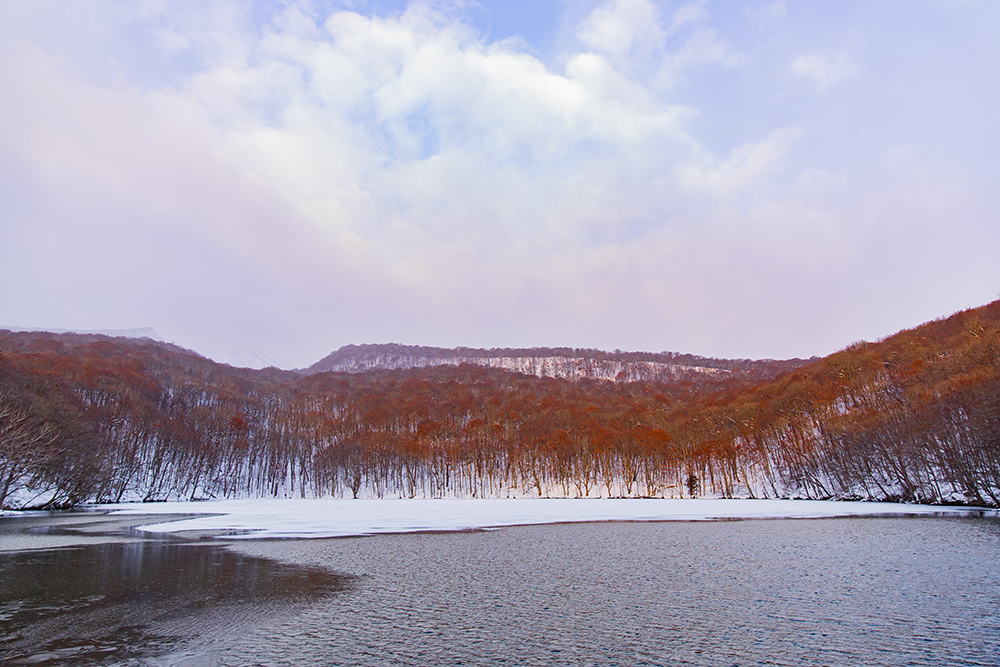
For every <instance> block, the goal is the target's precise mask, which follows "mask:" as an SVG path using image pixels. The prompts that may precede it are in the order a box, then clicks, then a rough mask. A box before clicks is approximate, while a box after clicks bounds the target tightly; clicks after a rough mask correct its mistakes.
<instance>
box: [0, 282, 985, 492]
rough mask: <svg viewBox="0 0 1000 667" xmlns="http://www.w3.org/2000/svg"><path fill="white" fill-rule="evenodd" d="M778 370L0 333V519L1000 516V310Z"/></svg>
mask: <svg viewBox="0 0 1000 667" xmlns="http://www.w3.org/2000/svg"><path fill="white" fill-rule="evenodd" d="M497 356H503V355H497ZM508 356H511V357H513V356H518V355H508ZM521 356H530V355H521ZM549 356H558V355H549ZM564 356H565V355H564ZM578 356H579V355H578ZM635 361H659V360H651V359H636V360H635ZM800 363H801V364H803V365H800ZM790 365H791V367H792V370H787V371H786V372H784V373H781V374H779V375H777V377H768V376H766V374H765V376H764V377H763V378H762V377H761V376H760V375H758V376H754V375H753V374H751V373H743V374H740V373H733V372H728V373H720V374H711V373H700V374H698V375H697V377H696V378H695V380H694V381H693V380H692V379H690V378H683V379H676V380H672V381H663V382H653V381H634V382H628V381H624V379H622V378H618V381H617V382H613V381H606V380H595V379H588V378H586V377H583V378H581V379H577V380H569V379H559V378H551V377H548V378H538V377H535V376H531V375H526V374H521V373H515V372H511V371H508V370H503V369H499V368H491V367H485V366H480V365H474V364H470V363H464V364H461V365H442V366H434V367H420V368H410V369H406V370H377V371H368V372H358V373H347V372H320V373H313V374H307V375H303V374H302V373H296V372H289V371H280V370H277V369H265V370H263V371H253V370H249V369H236V368H231V367H229V366H225V365H222V364H217V363H214V362H212V361H209V360H207V359H204V358H202V357H199V356H198V355H196V354H194V353H191V352H188V351H185V350H182V349H180V348H177V347H174V346H171V345H167V344H164V343H158V342H154V341H150V340H135V339H131V340H126V339H111V338H106V337H102V336H79V335H73V334H61V335H56V334H42V333H10V332H0V506H3V507H6V508H19V507H26V506H50V507H63V506H70V505H74V504H79V503H81V502H88V501H95V500H96V501H118V500H131V499H142V500H159V499H172V498H209V497H234V496H247V495H251V496H256V495H265V496H266V495H276V496H283V495H290V494H295V495H307V496H312V495H329V494H334V495H343V496H348V497H351V496H361V495H372V496H476V497H482V496H502V497H507V496H525V495H529V496H591V497H596V496H604V497H607V496H667V497H670V496H688V495H699V494H716V495H722V496H753V497H809V498H859V499H900V500H907V501H918V502H931V503H936V502H969V503H974V504H989V505H997V504H1000V301H998V302H994V303H992V304H989V305H988V306H984V307H982V308H978V309H974V310H969V311H964V312H961V313H957V314H955V315H953V316H951V317H949V318H947V319H943V320H938V321H935V322H931V323H928V324H926V325H923V326H921V327H918V328H916V329H913V330H908V331H904V332H900V333H898V334H896V335H894V336H891V337H889V338H887V339H885V340H882V341H880V342H877V343H858V344H855V345H852V346H851V347H849V348H847V349H845V350H843V351H841V352H838V353H836V354H833V355H830V356H829V357H826V358H823V359H817V360H812V361H810V362H807V363H804V362H795V363H790ZM705 367H711V366H708V365H706V366H705ZM717 367H718V368H722V369H725V365H724V364H723V363H721V362H720V364H719V365H718V366H717ZM728 370H732V367H730V368H729V369H728ZM780 370H781V369H780V368H775V371H774V372H779V371H780Z"/></svg>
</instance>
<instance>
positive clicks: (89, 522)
mask: <svg viewBox="0 0 1000 667" xmlns="http://www.w3.org/2000/svg"><path fill="white" fill-rule="evenodd" d="M95 518H99V517H93V516H91V517H88V516H86V515H75V516H67V515H61V516H59V515H56V516H53V517H51V521H46V520H45V517H33V518H29V519H27V520H24V521H20V522H15V523H22V524H23V526H22V527H21V528H20V530H21V531H25V532H27V533H28V534H35V535H37V536H38V537H40V538H46V537H50V536H52V535H53V534H54V533H56V534H66V535H73V534H74V533H75V534H76V536H78V537H81V538H82V539H113V538H114V537H115V535H109V534H107V533H101V532H100V531H95V530H94V529H93V526H94V519H95ZM53 521H55V522H57V523H56V525H51V524H52V522H53ZM96 523H97V524H98V525H100V523H101V522H100V521H97V522H96ZM67 526H69V527H67ZM74 527H76V528H77V530H74ZM9 529H10V528H9V527H8V530H9ZM14 530H18V528H17V527H16V526H15V527H14ZM122 537H124V538H125V539H129V538H128V537H127V536H122ZM43 544H44V542H43ZM351 580H352V577H350V576H345V575H339V574H336V573H332V572H330V571H328V570H326V569H323V568H315V567H312V568H310V567H301V566H295V565H284V564H280V563H276V562H274V561H272V560H268V559H263V558H256V557H252V556H245V555H242V554H239V553H234V552H231V551H229V550H227V549H226V548H225V546H224V545H221V544H212V543H206V542H187V541H181V540H169V539H167V540H155V539H154V540H150V539H145V540H143V539H138V538H135V539H134V541H123V542H109V543H103V544H82V545H76V546H68V547H63V548H57V549H35V550H29V551H13V552H5V553H0V663H2V664H5V665H6V664H9V665H96V664H137V665H138V664H174V665H185V664H186V665H203V664H204V665H209V664H218V660H217V659H215V658H214V657H213V656H212V655H211V653H206V652H205V651H203V650H201V649H200V648H197V647H196V648H195V649H194V650H192V651H188V652H187V653H185V652H183V650H182V649H184V648H185V647H187V646H189V645H191V644H199V642H201V641H202V640H203V639H204V638H206V637H211V638H212V640H213V641H217V640H218V639H220V638H221V637H224V636H226V635H232V634H234V633H238V632H241V631H244V630H246V629H247V628H249V627H252V626H253V625H254V624H256V623H259V622H261V621H262V620H267V619H269V618H272V617H275V616H277V615H280V614H281V613H288V612H289V611H292V610H294V609H301V608H303V606H304V605H307V604H309V603H311V602H314V601H316V600H318V599H320V598H321V597H323V596H326V595H332V594H336V593H337V592H340V591H344V590H346V589H347V588H349V587H350V585H351ZM157 658H160V659H157Z"/></svg>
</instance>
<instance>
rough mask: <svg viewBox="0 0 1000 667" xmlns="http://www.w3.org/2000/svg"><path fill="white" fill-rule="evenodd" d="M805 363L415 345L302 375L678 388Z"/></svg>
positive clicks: (383, 349) (340, 359)
mask: <svg viewBox="0 0 1000 667" xmlns="http://www.w3.org/2000/svg"><path fill="white" fill-rule="evenodd" d="M806 363H808V361H806V360H802V359H788V360H783V361H775V360H773V359H764V360H750V359H738V360H733V359H711V358H707V357H699V356H695V355H691V354H680V353H677V352H622V351H620V350H616V351H614V352H605V351H602V350H593V349H579V348H565V347H558V348H547V347H546V348H494V349H489V350H486V349H478V348H468V347H458V348H450V349H448V348H440V347H425V346H418V345H399V344H396V343H388V344H381V345H371V344H369V345H345V346H344V347H341V348H340V349H339V350H337V351H336V352H333V353H332V354H330V355H328V356H326V357H324V358H323V359H321V360H320V361H318V362H316V363H315V364H313V365H312V366H309V367H308V368H305V369H302V370H301V371H299V372H301V373H303V374H313V373H323V372H331V371H332V372H341V373H360V372H366V371H372V370H402V369H407V368H426V367H431V366H459V365H461V364H474V365H476V366H484V367H486V368H499V369H503V370H507V371H511V372H515V373H523V374H525V375H535V376H537V377H550V378H559V379H564V380H577V379H589V380H612V381H615V382H679V381H684V380H689V381H691V380H694V381H696V380H704V379H717V380H721V379H724V378H729V377H738V378H742V379H750V378H757V379H759V378H765V377H774V376H776V375H778V374H780V373H783V372H785V371H789V370H792V369H794V368H798V367H800V366H802V365H804V364H806Z"/></svg>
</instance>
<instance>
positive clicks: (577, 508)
mask: <svg viewBox="0 0 1000 667" xmlns="http://www.w3.org/2000/svg"><path fill="white" fill-rule="evenodd" d="M102 507H103V508H105V509H111V510H112V511H113V513H121V514H182V513H188V514H191V513H204V514H206V515H207V516H199V517H194V518H190V519H184V520H180V521H171V522H169V523H158V524H151V525H146V526H141V527H140V528H139V529H140V530H146V531H152V532H162V533H175V532H180V531H205V532H219V533H221V534H223V535H224V536H225V537H228V538H232V537H249V538H317V537H344V536H351V535H370V534H375V533H405V532H417V531H454V530H469V529H480V528H495V527H502V526H516V525H528V524H542V523H562V522H578V521H705V520H713V519H716V520H717V519H770V518H775V519H776V518H796V519H805V518H820V517H840V516H878V515H885V516H904V515H953V516H960V515H969V514H985V515H989V516H997V515H998V512H997V510H992V509H978V508H975V509H970V508H966V507H937V506H927V505H904V504H896V503H868V502H835V501H819V500H740V499H718V498H699V499H558V498H518V499H466V498H441V499H430V498H415V499H357V500H355V499H342V498H325V499H243V500H216V501H202V502H194V503H185V502H170V503H135V504H127V505H106V506H102Z"/></svg>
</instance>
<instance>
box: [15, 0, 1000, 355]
mask: <svg viewBox="0 0 1000 667" xmlns="http://www.w3.org/2000/svg"><path fill="white" fill-rule="evenodd" d="M997 34H1000V2H996V1H995V0H980V1H976V0H964V1H960V0H885V1H883V2H877V3H872V2H860V1H853V0H843V1H841V2H836V3H831V2H826V1H816V2H812V1H809V0H802V1H801V2H797V1H796V2H793V1H791V0H788V1H786V2H781V1H777V2H775V1H771V0H762V1H756V2H755V1H748V2H741V1H737V0H732V1H727V2H723V1H721V0H714V1H713V0H695V1H693V2H689V1H685V2H667V1H661V0H551V1H550V2H546V1H544V0H538V1H534V2H528V1H525V0H505V1H496V2H494V1H485V0H484V1H481V2H473V1H471V0H470V1H464V0H441V1H438V0H413V1H411V2H406V1H404V0H373V1H371V2H366V1H363V0H356V1H349V0H342V1H335V0H334V1H328V2H320V1H315V2H305V1H304V2H292V1H289V2H251V1H247V0H208V1H205V2H193V1H192V2H173V1H170V0H140V1H131V0H127V1H126V0H122V1H114V0H108V1H100V2H96V1H89V0H64V1H60V0H52V1H49V2H34V1H31V0H28V1H22V0H4V2H3V3H0V326H8V327H22V328H58V329H75V330H93V329H129V328H135V327H152V328H154V329H155V330H156V331H157V332H158V333H159V335H160V336H161V337H162V338H163V339H165V340H168V341H171V342H174V343H177V344H179V345H181V346H183V347H186V348H189V349H193V350H195V351H197V352H200V353H202V354H205V355H207V356H211V357H212V358H215V359H217V360H220V361H224V362H227V363H236V364H254V365H261V364H264V363H267V364H274V365H277V366H280V367H283V368H296V367H304V366H307V365H309V364H311V363H313V362H315V361H316V360H318V359H319V358H321V357H322V356H325V355H326V354H328V353H329V352H331V351H333V350H335V349H337V348H338V347H340V346H342V345H345V344H349V343H355V344H360V343H386V342H397V343H403V344H411V345H433V346H442V347H453V346H460V345H461V346H468V347H487V348H489V347H536V346H552V347H555V346H569V347H592V348H599V349H605V350H613V349H622V350H645V351H664V350H672V351H679V352H690V353H695V354H701V355H705V356H713V357H728V358H789V357H810V356H813V355H825V354H829V353H831V352H833V351H836V350H838V349H842V348H843V347H846V346H847V345H849V344H851V343H852V342H855V341H857V340H876V339H878V338H881V337H884V336H887V335H889V334H892V333H894V332H896V331H898V330H899V329H902V328H906V327H911V326H915V325H917V324H920V323H922V322H924V321H927V320H931V319H935V318H938V317H942V316H946V315H948V314H951V313H952V312H955V311H957V310H960V309H964V308H969V307H974V306H978V305H982V304H985V303H988V302H990V301H993V300H995V299H997V298H1000V260H998V257H1000V252H998V250H1000V187H998V186H997V184H998V183H1000V166H998V159H997V156H998V155H1000V111H998V109H1000V40H997V39H996V35H997Z"/></svg>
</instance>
